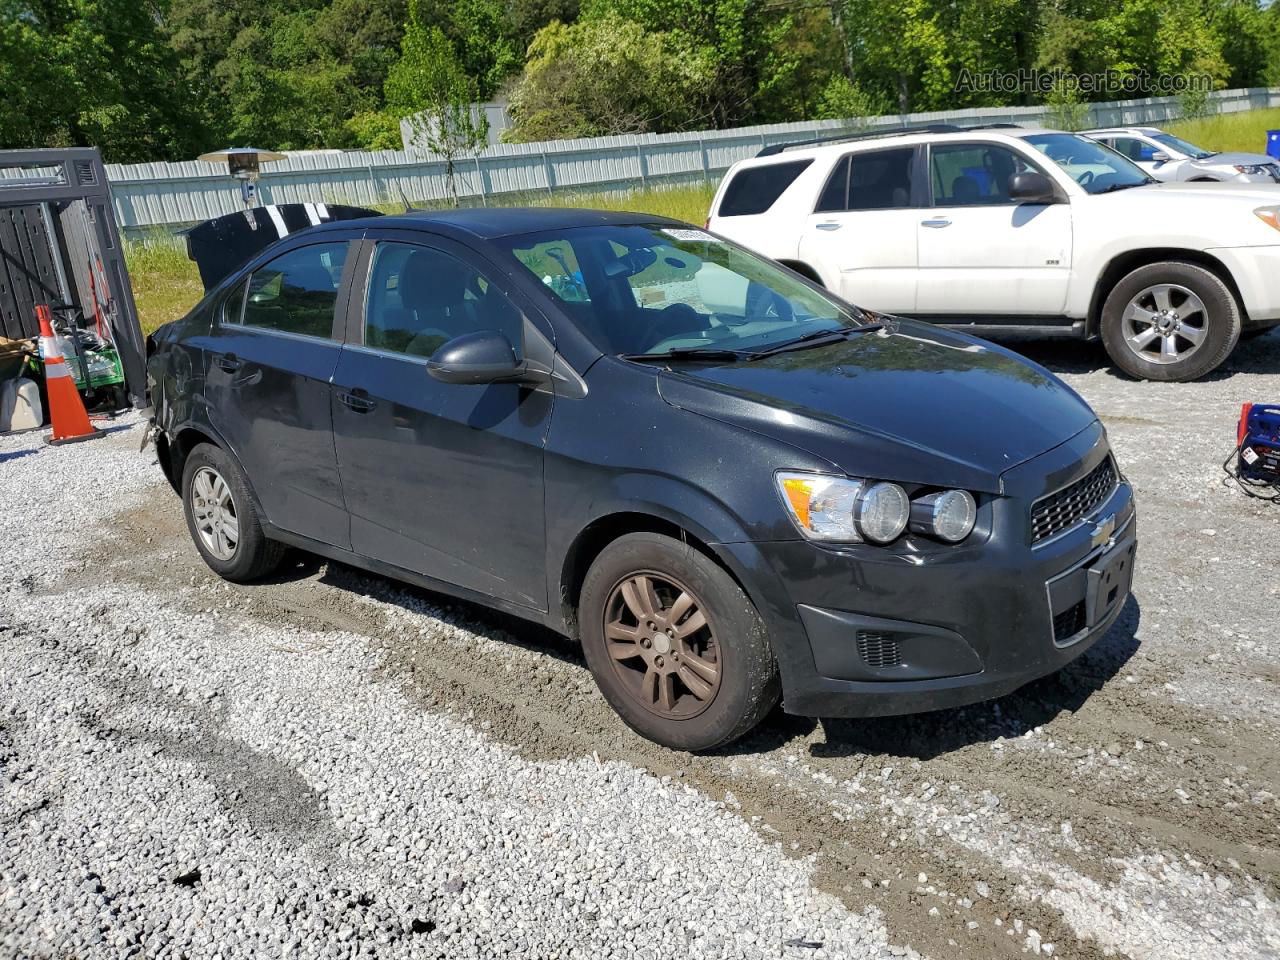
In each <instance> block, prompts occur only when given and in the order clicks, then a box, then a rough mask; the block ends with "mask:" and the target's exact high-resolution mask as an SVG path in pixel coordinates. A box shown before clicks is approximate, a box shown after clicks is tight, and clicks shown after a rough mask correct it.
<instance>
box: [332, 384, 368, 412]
mask: <svg viewBox="0 0 1280 960" xmlns="http://www.w3.org/2000/svg"><path fill="white" fill-rule="evenodd" d="M338 399H339V400H340V401H341V402H342V404H343V406H345V407H347V408H348V409H349V410H351V412H352V413H368V412H369V411H370V410H372V409H373V408H374V407H376V406H377V405H378V401H377V400H374V399H373V397H371V396H369V391H367V390H362V389H360V388H359V387H357V388H356V389H354V390H352V391H351V392H349V393H340V394H338Z"/></svg>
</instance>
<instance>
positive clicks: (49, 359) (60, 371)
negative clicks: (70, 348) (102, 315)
mask: <svg viewBox="0 0 1280 960" xmlns="http://www.w3.org/2000/svg"><path fill="white" fill-rule="evenodd" d="M36 317H38V318H39V320H40V357H41V358H42V359H43V360H44V385H45V390H46V391H47V392H48V394H49V420H50V422H51V423H52V424H53V433H51V434H49V435H48V436H47V437H45V438H44V439H45V442H46V443H52V444H59V443H78V442H79V441H81V440H92V439H93V438H94V437H100V436H102V434H101V433H99V432H98V431H97V430H95V429H94V428H93V425H92V424H91V423H89V414H87V413H86V412H85V409H84V401H82V400H81V399H80V393H79V391H78V390H76V382H75V380H74V379H73V378H72V376H71V371H70V370H69V369H68V368H67V361H66V359H65V358H64V357H63V356H62V347H61V345H60V341H59V340H58V338H57V337H55V336H54V335H53V322H52V320H51V317H50V313H49V308H48V307H47V306H45V305H44V304H42V303H41V304H37V305H36Z"/></svg>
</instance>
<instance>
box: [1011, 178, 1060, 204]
mask: <svg viewBox="0 0 1280 960" xmlns="http://www.w3.org/2000/svg"><path fill="white" fill-rule="evenodd" d="M1009 196H1010V197H1012V198H1013V199H1014V200H1017V201H1019V202H1020V203H1057V202H1058V191H1057V188H1056V187H1054V185H1053V181H1052V180H1050V179H1049V178H1048V177H1046V176H1045V175H1044V174H1043V173H1036V172H1035V171H1033V170H1024V171H1023V172H1022V173H1015V174H1014V175H1013V176H1011V177H1010V178H1009Z"/></svg>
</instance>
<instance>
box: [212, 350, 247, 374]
mask: <svg viewBox="0 0 1280 960" xmlns="http://www.w3.org/2000/svg"><path fill="white" fill-rule="evenodd" d="M213 362H214V363H216V364H217V365H218V369H220V370H222V371H224V372H225V373H235V372H236V371H237V370H239V369H240V367H241V366H243V364H244V361H243V360H241V359H240V358H239V357H237V356H236V355H235V354H234V353H222V354H219V355H218V356H216V357H214V359H213Z"/></svg>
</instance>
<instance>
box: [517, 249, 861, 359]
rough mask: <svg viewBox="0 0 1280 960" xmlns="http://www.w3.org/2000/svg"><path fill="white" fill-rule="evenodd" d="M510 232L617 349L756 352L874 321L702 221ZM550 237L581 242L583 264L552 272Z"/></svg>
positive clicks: (528, 265)
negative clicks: (700, 225)
mask: <svg viewBox="0 0 1280 960" xmlns="http://www.w3.org/2000/svg"><path fill="white" fill-rule="evenodd" d="M503 242H504V243H505V244H506V245H507V246H508V249H509V250H510V252H511V253H512V255H513V256H514V258H515V260H516V262H517V263H519V265H520V266H521V267H522V268H523V269H525V270H527V271H528V272H529V273H531V274H532V275H533V276H534V277H536V278H537V279H538V280H539V281H541V283H542V284H543V286H544V288H545V289H546V290H547V291H548V293H549V294H550V295H551V296H552V297H554V298H555V299H556V300H558V301H559V302H560V306H561V309H562V312H564V313H566V314H568V315H570V316H572V318H573V322H574V323H575V324H576V325H577V326H578V327H579V328H580V329H581V330H582V331H583V332H584V333H585V334H586V335H587V336H588V337H590V338H591V339H592V340H593V341H594V342H595V344H596V346H598V347H599V348H600V350H601V351H603V352H605V353H609V354H621V355H642V354H647V355H652V356H658V355H663V354H666V353H669V352H670V351H679V350H685V349H702V348H713V349H723V350H732V351H742V352H751V351H756V350H761V349H766V348H768V347H770V346H774V345H777V344H779V343H781V342H783V341H786V340H791V339H793V338H795V337H797V336H803V335H805V334H810V333H822V332H824V331H838V330H845V329H848V328H851V327H857V326H859V325H861V324H862V323H864V322H865V320H864V319H863V317H862V315H861V314H860V313H859V312H858V311H857V310H856V309H854V308H851V307H849V306H847V305H845V304H843V303H841V302H839V301H837V300H835V299H833V298H831V297H829V296H828V295H827V294H825V293H824V292H822V291H821V290H817V289H814V288H813V287H811V286H810V285H808V284H807V283H805V282H804V281H802V280H800V279H799V278H798V277H797V276H796V275H795V274H793V273H791V272H790V271H789V270H786V269H785V268H782V267H779V266H776V265H774V264H772V263H770V262H769V261H767V260H763V259H761V258H760V257H757V256H756V255H755V254H752V253H748V252H747V251H746V250H744V249H742V248H741V247H738V246H736V245H734V244H732V243H729V242H727V241H724V240H720V239H718V238H716V237H713V236H711V235H710V234H708V233H705V232H703V231H702V230H695V229H693V228H685V227H670V226H665V225H615V226H600V227H576V228H572V229H567V230H563V231H558V232H556V233H540V234H534V235H532V236H526V237H513V238H509V239H507V240H505V241H503ZM548 246H551V247H554V248H555V249H557V250H560V251H561V252H562V256H563V259H565V261H566V263H568V262H570V261H569V259H568V252H569V251H572V253H573V260H572V263H573V264H576V266H577V269H576V270H572V271H571V270H569V269H567V268H566V269H564V270H563V272H562V276H560V277H557V276H554V275H551V274H550V273H549V272H548V269H547V262H546V256H545V251H546V249H547V248H548ZM579 276H580V277H581V280H580V281H579V280H578V277H579ZM579 286H580V289H579Z"/></svg>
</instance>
